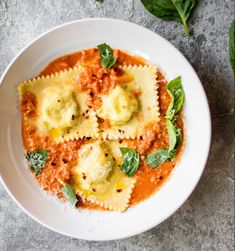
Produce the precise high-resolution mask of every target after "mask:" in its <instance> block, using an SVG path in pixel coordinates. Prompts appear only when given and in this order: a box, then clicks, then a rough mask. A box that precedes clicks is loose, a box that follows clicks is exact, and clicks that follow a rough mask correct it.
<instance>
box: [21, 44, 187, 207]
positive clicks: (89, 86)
mask: <svg viewBox="0 0 235 251" xmlns="http://www.w3.org/2000/svg"><path fill="white" fill-rule="evenodd" d="M114 55H115V57H117V63H116V66H115V67H113V68H112V69H104V68H103V67H102V65H101V63H100V57H99V53H98V50H97V49H96V48H93V49H88V50H84V51H78V52H75V53H72V54H68V55H65V56H62V57H59V58H57V59H55V60H54V61H52V62H51V63H49V64H48V65H47V66H46V67H45V68H44V69H43V71H42V72H41V73H40V74H39V76H46V75H51V74H53V73H56V72H59V71H62V70H66V69H69V68H71V67H74V66H76V64H82V65H85V66H87V67H86V70H85V71H84V72H83V74H82V75H81V77H80V79H79V80H78V81H77V83H76V85H77V88H78V89H79V90H80V91H84V90H86V91H87V90H88V91H89V92H90V96H89V99H88V100H87V102H88V105H89V106H91V107H93V109H97V108H98V107H99V106H100V102H101V101H100V100H99V98H97V94H99V93H108V92H109V91H110V90H111V89H113V88H114V87H115V86H116V85H117V84H118V83H124V82H128V81H129V79H128V77H127V76H126V75H125V74H124V73H123V72H121V71H120V70H119V68H118V66H119V65H123V64H127V65H143V64H146V62H145V61H144V59H142V58H139V57H136V56H132V55H129V54H127V53H125V52H123V51H120V50H114ZM156 78H157V79H158V85H159V89H158V95H159V106H160V114H161V115H160V122H158V123H156V124H151V125H149V126H148V127H147V128H146V130H145V133H144V135H143V137H142V138H141V139H139V140H125V142H127V144H128V146H129V147H136V149H137V151H138V152H139V153H140V156H141V163H140V166H139V170H138V171H137V173H136V174H135V177H136V179H137V182H136V184H135V187H134V190H133V193H132V196H131V199H130V203H129V204H130V206H131V205H134V204H136V203H138V202H140V201H142V200H144V199H146V198H148V197H149V196H151V195H152V194H154V193H155V192H156V190H157V189H158V188H159V187H160V186H161V185H162V184H163V183H164V182H165V181H166V179H167V178H168V177H169V175H170V174H171V172H172V170H173V169H174V167H175V165H176V162H177V161H178V159H179V156H180V151H181V149H179V150H178V152H177V154H176V158H175V159H174V161H173V162H165V163H163V164H161V165H160V166H159V167H158V168H156V169H152V168H150V167H149V166H148V165H147V164H145V163H144V161H143V160H144V158H145V156H146V155H147V154H149V153H152V152H154V151H156V150H158V149H160V148H162V147H167V146H168V133H167V127H166V123H165V119H164V116H165V113H166V110H167V108H168V105H169V103H170V101H171V99H170V96H169V95H168V93H167V91H166V85H167V81H166V79H165V78H164V76H163V75H162V74H161V73H160V72H158V73H157V76H156ZM137 95H138V94H137ZM36 106H37V102H36V98H35V96H34V95H33V94H32V93H26V94H25V95H24V96H23V99H22V102H21V111H22V114H23V121H22V135H23V143H24V147H25V150H26V151H32V150H35V149H47V150H48V151H49V159H48V161H47V164H46V166H45V167H44V169H43V170H42V172H41V173H40V174H39V175H37V176H36V179H37V181H38V182H39V184H40V186H41V187H42V188H43V189H44V190H46V191H48V192H50V193H53V194H55V195H57V196H58V197H59V198H62V194H61V192H60V190H61V187H62V185H61V183H63V182H68V181H69V179H70V169H71V167H72V166H74V165H75V164H76V162H77V158H78V154H77V151H78V149H79V148H80V147H81V146H82V145H83V144H84V143H86V142H88V141H89V139H86V140H82V139H81V140H75V141H69V142H65V143H60V144H56V143H55V142H54V141H53V140H52V139H51V138H49V137H39V136H38V135H37V133H36V130H35V128H26V127H25V123H24V121H25V119H26V118H27V117H30V118H32V119H33V117H35V116H37V114H36V110H37V109H36V108H37V107H36ZM100 122H102V123H101V126H100V129H105V128H108V127H109V123H108V121H105V120H104V121H102V120H101V121H100ZM177 124H178V126H179V127H180V128H181V130H182V132H183V131H184V130H183V129H184V124H183V119H182V115H181V114H180V118H179V119H178V120H177ZM180 148H182V147H180ZM78 206H81V207H84V208H90V209H102V208H100V207H99V206H96V205H94V204H92V203H90V202H85V201H82V200H81V199H80V200H79V203H78Z"/></svg>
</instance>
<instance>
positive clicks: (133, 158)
mask: <svg viewBox="0 0 235 251" xmlns="http://www.w3.org/2000/svg"><path fill="white" fill-rule="evenodd" d="M120 151H121V153H122V160H123V162H122V165H121V168H120V169H121V171H122V172H124V173H125V174H126V175H127V176H129V177H130V176H133V175H134V174H135V173H136V171H137V170H138V167H139V162H140V156H139V153H138V152H136V150H135V149H133V148H126V147H121V148H120Z"/></svg>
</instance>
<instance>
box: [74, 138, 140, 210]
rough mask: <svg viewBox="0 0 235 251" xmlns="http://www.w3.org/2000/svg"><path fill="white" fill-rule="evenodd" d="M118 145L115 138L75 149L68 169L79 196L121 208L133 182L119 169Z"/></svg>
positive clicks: (130, 191) (106, 206)
mask: <svg viewBox="0 0 235 251" xmlns="http://www.w3.org/2000/svg"><path fill="white" fill-rule="evenodd" d="M119 147H121V145H120V144H119V143H118V142H115V141H103V142H102V141H99V140H97V141H94V142H93V143H89V144H86V145H84V146H83V147H82V148H81V149H80V150H79V158H78V162H77V165H75V166H74V167H73V168H72V170H71V172H72V183H73V187H74V189H75V191H76V193H77V194H78V195H80V196H81V197H82V198H83V199H85V200H87V201H90V202H92V203H95V204H97V205H100V206H102V207H104V208H106V209H109V210H114V211H124V210H125V209H126V208H127V207H128V205H129V200H130V197H131V193H132V190H133V187H134V184H135V181H136V180H135V178H134V177H128V176H126V175H125V174H124V173H123V172H122V171H121V170H120V166H121V164H122V155H121V151H120V149H119Z"/></svg>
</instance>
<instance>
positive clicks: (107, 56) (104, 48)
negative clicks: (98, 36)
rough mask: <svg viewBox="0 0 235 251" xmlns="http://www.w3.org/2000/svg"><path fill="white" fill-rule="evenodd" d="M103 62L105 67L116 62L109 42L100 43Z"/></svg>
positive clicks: (99, 47)
mask: <svg viewBox="0 0 235 251" xmlns="http://www.w3.org/2000/svg"><path fill="white" fill-rule="evenodd" d="M98 50H99V53H100V58H101V62H102V65H103V67H104V68H110V67H112V66H113V65H114V64H115V63H116V59H115V58H114V56H113V50H112V49H111V47H110V46H109V45H107V44H100V45H98Z"/></svg>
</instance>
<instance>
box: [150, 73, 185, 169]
mask: <svg viewBox="0 0 235 251" xmlns="http://www.w3.org/2000/svg"><path fill="white" fill-rule="evenodd" d="M166 88H167V91H168V93H169V94H170V96H171V103H170V105H169V107H168V109H167V112H166V116H165V118H166V125H167V131H168V137H169V147H168V148H161V149H159V150H157V151H156V152H154V153H152V154H150V155H148V156H147V158H146V160H145V162H146V163H147V164H148V165H149V166H151V167H152V168H156V167H158V166H159V165H160V164H162V163H163V162H166V161H173V159H174V157H175V153H176V149H177V148H178V147H179V145H180V144H181V141H182V134H181V129H180V128H179V127H178V125H177V124H176V123H175V120H176V119H177V118H178V116H177V115H176V114H177V112H179V110H180V109H181V108H182V106H183V103H184V90H183V86H182V84H181V77H177V78H176V79H174V80H172V81H170V83H169V84H168V85H167V87H166Z"/></svg>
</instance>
